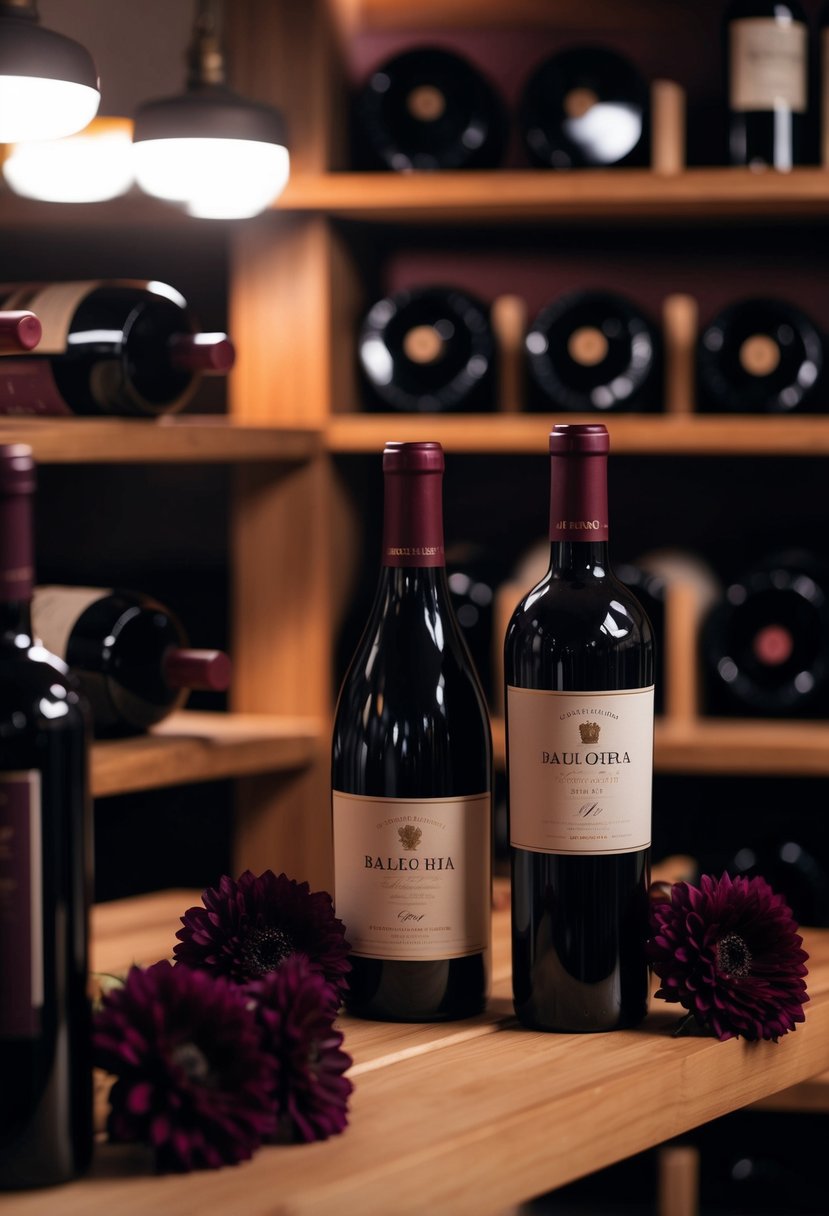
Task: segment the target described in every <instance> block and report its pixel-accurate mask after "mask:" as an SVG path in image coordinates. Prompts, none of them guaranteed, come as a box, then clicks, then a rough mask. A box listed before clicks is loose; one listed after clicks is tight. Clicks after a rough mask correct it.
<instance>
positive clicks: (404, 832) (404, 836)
mask: <svg viewBox="0 0 829 1216" xmlns="http://www.w3.org/2000/svg"><path fill="white" fill-rule="evenodd" d="M397 835H398V836H399V837H400V843H401V844H402V845H403V848H404V849H408V851H409V852H412V851H413V850H414V849H416V848H417V846H418V845H419V844H420V838H421V836H422V835H423V833H422V832H421V830H420V828H416V827H414V825H413V824H411V823H407V824H406V826H405V827H404V828H398V829H397Z"/></svg>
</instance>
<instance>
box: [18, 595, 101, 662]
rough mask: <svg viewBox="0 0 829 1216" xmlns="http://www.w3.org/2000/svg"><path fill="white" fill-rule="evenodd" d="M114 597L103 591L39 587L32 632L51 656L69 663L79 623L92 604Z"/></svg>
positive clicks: (34, 607) (34, 599)
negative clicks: (71, 640) (69, 649)
mask: <svg viewBox="0 0 829 1216" xmlns="http://www.w3.org/2000/svg"><path fill="white" fill-rule="evenodd" d="M111 594H112V593H111V592H110V591H102V590H101V588H100V587H36V588H35V593H34V595H33V597H32V632H33V633H34V635H35V637H36V638H37V639H38V641H39V642H40V643H41V644H42V645H43V646H44V647H45V648H46V650H48V651H49V653H50V654H56V655H57V656H58V658H59V659H65V658H66V648H67V646H68V645H69V636H70V634H71V633H72V630H73V629H74V628H75V622H76V621H77V620H78V618H79V617H80V616H81V615H82V613H84V612H86V610H87V608H88V607H89V606H90V604H94V603H95V601H96V600H100V599H103V598H104V596H106V595H111Z"/></svg>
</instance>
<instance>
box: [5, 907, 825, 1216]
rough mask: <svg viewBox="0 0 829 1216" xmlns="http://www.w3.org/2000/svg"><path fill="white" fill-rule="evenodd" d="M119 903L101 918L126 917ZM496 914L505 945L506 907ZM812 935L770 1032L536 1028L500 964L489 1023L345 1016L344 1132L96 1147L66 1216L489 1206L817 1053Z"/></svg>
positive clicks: (151, 922)
mask: <svg viewBox="0 0 829 1216" xmlns="http://www.w3.org/2000/svg"><path fill="white" fill-rule="evenodd" d="M160 898H161V899H162V900H163V901H164V903H163V906H162V905H159V906H158V911H157V912H156V913H154V912H153V910H152V903H151V900H150V899H149V898H148V899H145V901H144V902H143V903H141V904H134V905H133V907H134V910H135V912H136V913H138V912H139V911H140V913H141V915H140V921H141V923H142V924H143V925H146V926H147V930H146V932H145V934H144V942H143V943H142V942H141V941H139V940H136V939H135V938H133V939H132V940H131V942H130V950H131V953H132V955H134V956H141V955H143V954H144V953H146V951H147V947H148V946H149V945H150V941H151V940H152V943H153V945H154V946H155V948H156V949H157V950H158V951H159V952H160V953H161V954H163V953H164V952H165V951H168V950H169V947H170V942H171V940H172V931H174V929H175V926H176V924H177V923H178V916H179V915H180V913H181V911H183V910H184V907H186V906H187V905H188V901H189V899H190V893H189V892H180V893H165V894H164V895H163V896H162V897H160ZM109 907H110V906H109V905H104V906H103V907H101V908H98V909H96V913H95V920H96V927H97V929H98V932H99V934H102V935H103V940H104V941H106V940H107V937H108V936H109V944H108V946H107V951H110V952H109V953H107V952H106V951H103V950H102V951H99V954H98V955H97V956H96V958H106V959H107V961H108V963H112V962H113V961H115V960H114V955H113V953H112V952H111V948H112V945H113V937H114V938H116V939H117V932H115V933H114V934H108V933H107V928H106V924H107V918H108V916H109V915H110V913H108V908H109ZM129 907H130V904H129V902H127V901H125V902H124V903H122V904H121V906H120V907H116V908H115V909H114V911H113V913H112V915H115V916H117V917H118V918H120V921H121V924H123V921H124V918H125V916H126V915H127V914H128V912H129ZM158 912H161V913H162V915H159V914H158ZM168 916H170V920H171V922H172V923H168V922H167V919H166V918H167V917H168ZM173 917H175V920H173ZM135 920H136V922H137V921H138V920H139V917H138V915H136V917H135ZM494 924H495V934H496V939H497V940H498V941H500V942H501V945H502V947H503V944H504V943H505V942H506V941H507V940H508V934H509V925H508V918H507V914H506V913H505V912H500V913H496V915H495V918H494ZM806 948H807V949H808V950H809V953H810V963H809V968H810V973H809V992H810V996H811V998H812V999H811V1002H810V1004H809V1006H808V1007H807V1020H806V1023H805V1025H804V1026H802V1027H800V1028H799V1029H798V1030H797V1032H796V1033H795V1034H793V1035H787V1036H786V1037H785V1039H783V1040H782V1041H781V1042H780V1043H778V1044H773V1043H754V1044H752V1043H745V1042H743V1041H741V1040H731V1041H730V1042H727V1043H718V1042H717V1041H716V1040H715V1039H713V1038H705V1037H702V1038H695V1037H691V1038H685V1039H674V1038H672V1036H671V1034H670V1030H671V1028H672V1027H673V1025H674V1024H675V1021H676V1015H675V1013H674V1012H673V1011H670V1010H667V1009H666V1008H665V1007H664V1006H662V1007H661V1009H660V1011H658V1012H657V1011H654V1012H652V1013H651V1014H650V1015H649V1017H648V1019H647V1020H646V1021H645V1023H644V1024H643V1025H642V1026H641V1027H640V1028H638V1029H636V1030H633V1031H625V1032H620V1033H617V1034H606V1035H545V1034H536V1033H533V1032H530V1031H525V1030H523V1029H520V1028H519V1027H518V1025H517V1023H516V1022H515V1020H514V1019H513V1018H512V1017H511V1010H510V1001H509V992H508V981H507V980H506V979H505V978H503V977H502V978H499V979H498V980H497V982H496V985H495V991H494V996H493V999H492V1001H491V1003H490V1008H489V1010H488V1013H487V1015H486V1016H485V1018H484V1019H471V1020H470V1021H468V1022H462V1023H454V1024H450V1025H448V1026H433V1027H428V1026H416V1027H402V1028H401V1027H398V1026H394V1025H389V1024H383V1023H358V1022H357V1021H355V1020H353V1019H343V1027H344V1030H345V1036H346V1039H345V1045H346V1048H347V1049H348V1050H349V1051H350V1052H351V1053H352V1054H353V1056H354V1058H355V1066H354V1069H353V1076H354V1080H355V1091H354V1095H353V1100H352V1107H351V1119H350V1126H349V1128H348V1130H347V1131H346V1132H345V1133H344V1134H343V1135H342V1136H338V1137H335V1138H333V1139H332V1140H330V1141H327V1142H325V1143H321V1144H315V1145H302V1146H292V1147H277V1148H266V1149H262V1150H260V1152H259V1153H258V1154H257V1155H256V1156H255V1158H254V1159H253V1161H252V1162H251V1163H250V1164H247V1165H245V1166H241V1167H239V1168H237V1169H233V1170H230V1169H228V1170H220V1171H218V1172H213V1171H207V1172H205V1173H200V1174H199V1173H197V1174H192V1175H189V1176H187V1177H185V1178H182V1177H165V1178H155V1177H152V1176H151V1175H150V1174H149V1163H148V1161H147V1158H146V1155H145V1154H144V1153H143V1152H142V1151H132V1150H124V1149H121V1148H119V1147H106V1146H104V1147H99V1149H98V1150H97V1152H96V1160H95V1163H94V1166H93V1171H92V1174H91V1177H89V1178H88V1179H86V1180H81V1181H79V1182H76V1183H73V1184H70V1185H69V1186H66V1187H64V1188H62V1190H61V1196H60V1200H61V1204H60V1207H61V1216H94V1214H95V1213H98V1212H105V1211H118V1212H119V1216H144V1214H145V1213H146V1212H148V1211H163V1212H164V1213H165V1216H189V1214H190V1213H191V1212H192V1211H194V1210H196V1209H198V1210H199V1211H201V1212H203V1213H204V1214H205V1216H212V1214H213V1213H216V1216H218V1214H219V1213H222V1214H223V1213H226V1212H231V1211H238V1210H244V1211H245V1212H246V1213H248V1214H249V1216H317V1214H321V1213H324V1212H328V1211H331V1210H333V1209H336V1211H337V1212H338V1213H340V1214H341V1216H387V1213H388V1212H389V1210H391V1208H392V1207H393V1210H394V1211H395V1213H398V1214H399V1216H420V1214H421V1213H423V1212H424V1211H436V1212H437V1211H440V1212H452V1213H453V1216H473V1214H474V1216H497V1214H498V1213H501V1212H502V1211H503V1209H504V1208H506V1207H508V1206H509V1205H511V1204H515V1203H518V1202H521V1201H522V1200H526V1199H528V1198H530V1197H531V1196H533V1195H536V1194H540V1193H543V1192H544V1191H547V1190H549V1189H551V1188H554V1187H556V1186H560V1185H562V1184H563V1183H565V1182H567V1181H570V1180H572V1179H573V1178H576V1177H579V1176H581V1175H582V1174H584V1173H587V1172H590V1171H592V1170H595V1169H597V1168H601V1167H602V1166H604V1165H607V1164H610V1163H612V1162H613V1161H616V1160H619V1159H621V1158H623V1157H625V1156H629V1155H631V1154H633V1153H635V1152H638V1151H641V1150H642V1149H644V1148H647V1147H651V1146H653V1145H655V1144H658V1143H660V1142H662V1141H663V1140H667V1139H670V1138H672V1137H674V1136H676V1135H679V1134H681V1133H682V1132H684V1131H687V1130H689V1129H690V1128H692V1127H695V1126H697V1125H698V1124H700V1123H702V1122H704V1121H706V1120H708V1119H711V1118H714V1117H717V1116H719V1115H722V1114H725V1113H727V1112H728V1111H731V1110H734V1109H737V1108H739V1107H741V1106H744V1105H747V1104H749V1103H751V1102H755V1101H758V1100H760V1099H761V1098H767V1097H769V1096H770V1095H772V1094H775V1093H777V1092H779V1091H781V1090H783V1089H784V1088H785V1087H786V1086H788V1085H790V1084H791V1083H792V1082H800V1081H807V1079H808V1078H809V1077H810V1076H813V1075H815V1074H818V1073H820V1072H821V1071H822V1070H824V1069H826V1068H827V1067H829V934H827V933H826V932H820V931H812V932H810V933H807V934H806ZM150 954H152V951H150ZM660 1005H661V1003H660ZM487 1019H488V1023H487ZM632 1092H635V1094H636V1100H635V1102H632V1101H631V1093H632ZM551 1128H553V1129H554V1135H552V1137H551V1132H550V1129H551ZM15 1205H16V1206H15V1209H14V1210H15V1216H45V1214H46V1213H49V1214H50V1216H51V1212H52V1211H53V1209H54V1198H53V1196H52V1195H51V1194H49V1193H36V1192H33V1193H30V1194H26V1195H21V1196H19V1197H17V1196H16V1197H15Z"/></svg>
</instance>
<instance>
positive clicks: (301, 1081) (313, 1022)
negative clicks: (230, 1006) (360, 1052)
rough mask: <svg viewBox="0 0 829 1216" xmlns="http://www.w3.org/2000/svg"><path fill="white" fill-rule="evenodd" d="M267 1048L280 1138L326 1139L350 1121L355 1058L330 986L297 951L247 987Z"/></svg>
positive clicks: (288, 1139)
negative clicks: (350, 1073) (338, 1026)
mask: <svg viewBox="0 0 829 1216" xmlns="http://www.w3.org/2000/svg"><path fill="white" fill-rule="evenodd" d="M247 991H248V993H249V995H250V996H251V997H252V998H253V1000H254V1001H255V1003H256V1016H257V1018H258V1021H259V1024H260V1026H261V1028H262V1032H263V1040H264V1045H265V1048H266V1050H268V1051H270V1052H271V1054H272V1055H273V1058H274V1059H275V1061H276V1113H277V1117H278V1121H279V1126H278V1132H277V1138H278V1139H280V1140H283V1141H295V1140H304V1141H309V1140H326V1139H327V1138H328V1137H329V1136H333V1135H336V1134H337V1133H338V1132H341V1131H342V1130H343V1129H344V1127H345V1126H346V1123H347V1122H348V1097H349V1094H350V1093H351V1090H352V1088H353V1086H352V1084H351V1082H350V1081H349V1079H348V1078H347V1077H346V1076H344V1075H343V1074H344V1073H345V1071H346V1070H347V1069H348V1068H350V1067H351V1063H352V1061H351V1057H350V1056H349V1055H347V1054H346V1052H344V1051H343V1050H342V1041H343V1036H342V1034H341V1033H340V1032H339V1031H338V1030H335V1029H334V1018H335V1014H336V1002H335V1000H334V993H333V991H332V989H331V988H330V985H328V984H326V982H325V980H324V978H323V977H322V976H321V975H320V974H319V972H318V971H315V970H314V969H313V968H312V967H311V965H310V963H309V961H308V959H307V958H305V957H304V956H303V955H301V954H297V955H293V956H292V957H291V958H288V959H286V960H285V962H284V963H283V964H282V965H281V967H279V969H278V970H276V971H270V972H269V973H268V974H267V975H266V976H265V977H264V979H262V980H259V981H258V982H256V983H254V984H250V985H249V986H248V989H247Z"/></svg>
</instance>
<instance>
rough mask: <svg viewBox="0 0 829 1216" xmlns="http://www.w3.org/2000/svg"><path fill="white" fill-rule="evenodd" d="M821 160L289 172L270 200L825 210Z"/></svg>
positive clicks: (397, 205) (690, 213)
mask: <svg viewBox="0 0 829 1216" xmlns="http://www.w3.org/2000/svg"><path fill="white" fill-rule="evenodd" d="M827 203H829V179H827V176H826V172H825V170H823V169H816V168H801V169H795V170H794V171H793V172H791V173H774V172H772V171H769V172H766V173H758V172H755V171H753V170H750V169H742V168H705V169H687V170H685V171H684V172H683V173H676V174H659V173H654V172H653V171H651V170H650V169H613V170H604V169H584V170H577V171H576V170H574V171H572V172H568V173H561V172H556V171H555V170H544V169H499V170H497V171H483V170H482V171H477V172H476V171H470V172H450V171H446V172H441V173H400V174H399V173H380V172H377V173H329V174H320V175H318V176H313V175H307V176H304V175H300V174H296V175H294V176H293V177H292V179H291V181H290V183H289V185H288V187H287V189H286V190H285V193H284V194H283V195H282V197H281V198H280V199H278V200H277V202H276V203H275V206H276V207H277V208H278V209H279V210H282V211H285V210H287V211H290V210H294V211H319V212H323V213H326V214H328V215H335V216H340V217H343V218H348V219H361V220H372V221H375V222H376V221H387V222H389V223H401V222H402V223H417V224H428V223H458V224H464V225H467V224H469V223H483V222H487V223H488V222H501V221H504V222H509V223H514V222H517V221H519V220H533V221H536V222H539V223H554V224H559V223H564V222H567V223H570V222H573V223H589V222H593V221H606V222H610V223H613V224H616V223H618V222H619V221H621V220H625V221H631V222H637V223H650V222H652V221H653V220H670V221H676V220H682V221H689V222H690V221H711V220H717V221H721V220H748V219H758V220H762V219H770V218H772V219H801V218H803V219H805V218H809V219H813V220H822V221H826V219H827V218H829V210H827Z"/></svg>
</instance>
